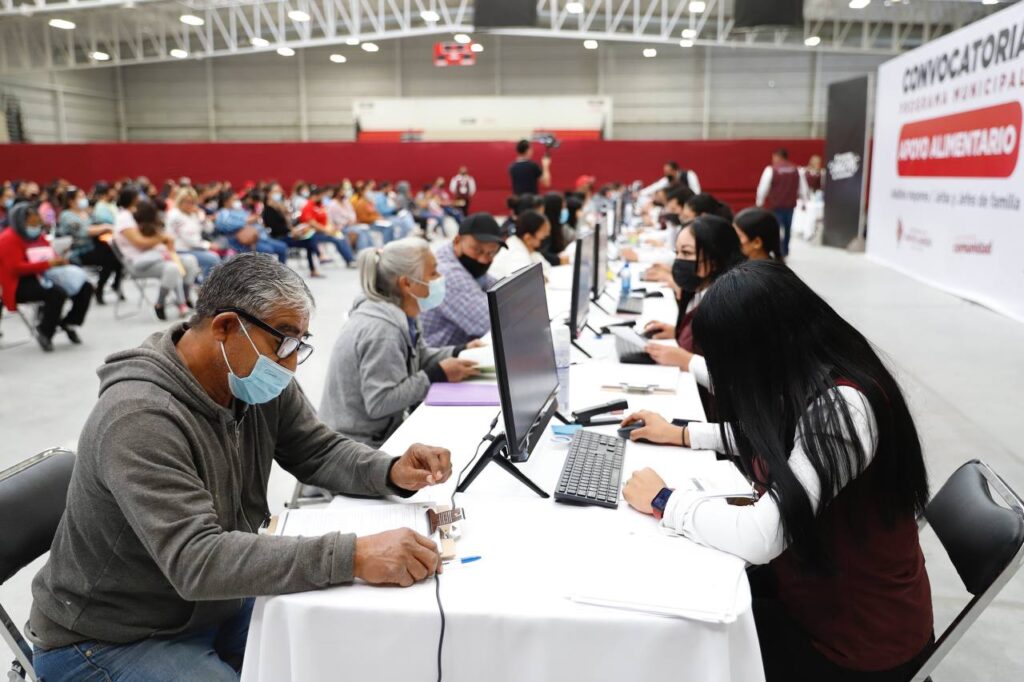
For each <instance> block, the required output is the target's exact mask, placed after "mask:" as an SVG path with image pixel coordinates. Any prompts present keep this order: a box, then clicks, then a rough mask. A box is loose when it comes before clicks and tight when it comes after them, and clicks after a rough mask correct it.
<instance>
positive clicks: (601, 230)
mask: <svg viewBox="0 0 1024 682" xmlns="http://www.w3.org/2000/svg"><path fill="white" fill-rule="evenodd" d="M607 219H608V216H607V214H605V215H604V216H602V217H601V222H600V224H599V225H598V228H597V233H596V235H595V237H594V288H593V293H594V300H595V301H596V300H597V299H599V298H601V294H603V293H604V286H605V284H607V283H608V232H607V231H606V230H607V225H608V224H607V222H606V220H607Z"/></svg>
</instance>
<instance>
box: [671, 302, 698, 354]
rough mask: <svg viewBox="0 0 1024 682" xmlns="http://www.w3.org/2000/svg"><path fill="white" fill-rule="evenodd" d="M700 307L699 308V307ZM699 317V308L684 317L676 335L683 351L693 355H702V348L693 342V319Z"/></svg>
mask: <svg viewBox="0 0 1024 682" xmlns="http://www.w3.org/2000/svg"><path fill="white" fill-rule="evenodd" d="M698 307H699V306H698ZM696 316H697V308H694V309H693V310H691V311H690V312H688V313H686V314H685V315H683V319H682V320H681V321H680V322H679V328H678V330H677V334H676V343H678V344H679V347H680V348H682V349H683V350H688V351H690V352H691V353H696V354H697V355H702V353H701V352H700V348H698V347H697V344H695V343H694V341H693V318H694V317H696Z"/></svg>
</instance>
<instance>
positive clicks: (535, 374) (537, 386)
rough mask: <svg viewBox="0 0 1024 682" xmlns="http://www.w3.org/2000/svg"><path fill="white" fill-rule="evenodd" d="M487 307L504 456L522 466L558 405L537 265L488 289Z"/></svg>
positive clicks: (555, 378) (540, 272)
mask: <svg viewBox="0 0 1024 682" xmlns="http://www.w3.org/2000/svg"><path fill="white" fill-rule="evenodd" d="M487 305H488V308H489V310H490V317H491V336H492V338H493V341H494V366H495V372H496V374H497V378H498V394H499V397H500V400H501V414H502V418H503V419H504V423H505V440H506V444H507V453H508V458H509V460H510V461H513V462H525V461H526V460H527V459H529V457H530V453H531V452H532V451H533V448H534V446H535V445H536V444H537V441H538V440H539V439H540V436H541V434H542V433H543V431H544V429H545V428H547V425H548V422H549V421H551V417H552V415H553V414H554V413H555V410H556V409H557V407H558V405H557V401H556V400H555V397H556V394H557V392H558V372H557V370H556V368H555V350H554V346H553V345H552V339H551V325H550V323H549V319H550V318H549V317H548V303H547V297H546V296H545V295H544V272H543V270H542V269H541V266H540V264H539V263H534V264H533V265H531V266H529V267H526V268H523V269H521V270H518V271H517V272H515V273H513V274H512V275H511V276H509V277H506V278H505V279H503V280H501V281H500V282H498V283H497V284H495V285H494V286H493V287H491V288H490V290H488V292H487Z"/></svg>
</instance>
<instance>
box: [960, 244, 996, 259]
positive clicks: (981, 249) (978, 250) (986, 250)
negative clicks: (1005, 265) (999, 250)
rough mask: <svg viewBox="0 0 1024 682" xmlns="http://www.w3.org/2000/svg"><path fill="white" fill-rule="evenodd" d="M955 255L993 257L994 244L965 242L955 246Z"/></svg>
mask: <svg viewBox="0 0 1024 682" xmlns="http://www.w3.org/2000/svg"><path fill="white" fill-rule="evenodd" d="M953 253H967V254H974V255H977V256H991V255H992V242H981V241H963V242H956V243H954V244H953Z"/></svg>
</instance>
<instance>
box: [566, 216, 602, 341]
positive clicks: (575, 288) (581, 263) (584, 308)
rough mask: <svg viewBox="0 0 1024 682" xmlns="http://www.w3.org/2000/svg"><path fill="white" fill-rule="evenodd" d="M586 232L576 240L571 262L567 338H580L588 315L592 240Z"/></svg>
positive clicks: (591, 286) (592, 253) (592, 252)
mask: <svg viewBox="0 0 1024 682" xmlns="http://www.w3.org/2000/svg"><path fill="white" fill-rule="evenodd" d="M596 238H597V237H596V235H595V234H594V233H593V232H592V231H590V230H587V231H585V232H583V233H582V234H580V235H579V236H578V237H577V238H576V256H575V258H574V260H573V262H572V305H571V306H570V307H569V338H571V339H572V340H573V341H575V340H576V339H578V338H579V337H580V333H581V332H582V331H583V327H584V326H585V325H586V324H587V315H588V314H589V313H590V290H591V289H592V288H593V282H594V243H593V242H594V239H596Z"/></svg>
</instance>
